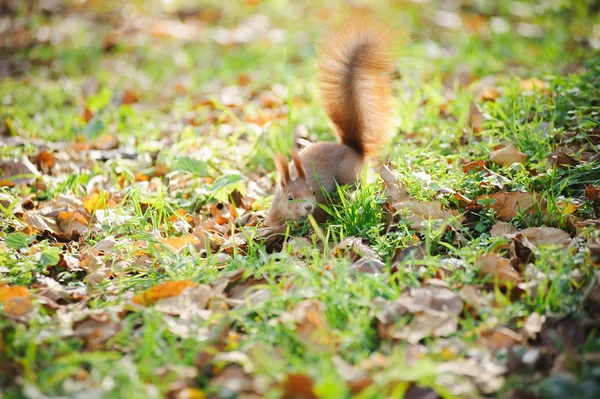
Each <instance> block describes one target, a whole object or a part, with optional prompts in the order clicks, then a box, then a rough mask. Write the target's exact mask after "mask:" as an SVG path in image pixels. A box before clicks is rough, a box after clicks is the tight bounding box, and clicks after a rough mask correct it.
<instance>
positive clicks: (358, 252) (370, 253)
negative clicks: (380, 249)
mask: <svg viewBox="0 0 600 399" xmlns="http://www.w3.org/2000/svg"><path fill="white" fill-rule="evenodd" d="M333 253H334V254H335V256H338V257H341V256H345V255H346V256H349V258H350V261H351V262H356V261H358V260H359V259H360V258H373V259H376V258H378V256H377V253H376V252H375V251H374V250H373V249H371V247H369V244H368V240H366V239H364V238H360V237H346V238H344V239H343V240H342V242H340V243H339V244H337V245H336V246H335V247H334V248H333Z"/></svg>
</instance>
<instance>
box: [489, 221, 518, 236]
mask: <svg viewBox="0 0 600 399" xmlns="http://www.w3.org/2000/svg"><path fill="white" fill-rule="evenodd" d="M516 232H517V228H516V227H515V225H514V224H512V223H506V222H501V221H497V222H496V223H494V225H493V226H492V229H491V230H490V235H491V236H492V237H500V236H503V235H507V234H514V233H516Z"/></svg>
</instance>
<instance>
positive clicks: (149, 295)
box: [133, 280, 198, 306]
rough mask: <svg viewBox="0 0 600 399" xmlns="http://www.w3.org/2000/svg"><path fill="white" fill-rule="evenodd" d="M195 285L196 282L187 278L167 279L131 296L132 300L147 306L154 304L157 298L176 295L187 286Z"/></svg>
mask: <svg viewBox="0 0 600 399" xmlns="http://www.w3.org/2000/svg"><path fill="white" fill-rule="evenodd" d="M197 286H198V284H196V283H193V282H191V281H189V280H180V281H167V282H164V283H161V284H158V285H155V286H154V287H152V288H149V289H147V290H146V291H144V292H142V293H141V294H138V295H136V296H135V298H133V302H135V303H137V304H141V305H146V306H148V305H152V304H154V303H155V302H156V301H158V300H161V299H164V298H170V297H175V296H178V295H180V294H181V293H182V292H183V290H185V289H186V288H188V287H197Z"/></svg>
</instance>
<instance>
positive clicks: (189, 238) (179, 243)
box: [159, 234, 204, 251]
mask: <svg viewBox="0 0 600 399" xmlns="http://www.w3.org/2000/svg"><path fill="white" fill-rule="evenodd" d="M159 241H160V242H162V243H164V244H167V245H168V246H169V247H171V248H172V249H173V250H174V251H180V250H181V249H182V248H184V247H185V246H187V245H188V244H191V245H192V246H193V247H194V248H196V250H200V249H204V243H203V242H202V241H201V240H200V239H199V238H198V237H196V236H195V235H193V234H188V235H185V236H181V237H171V238H162V239H160V240H159Z"/></svg>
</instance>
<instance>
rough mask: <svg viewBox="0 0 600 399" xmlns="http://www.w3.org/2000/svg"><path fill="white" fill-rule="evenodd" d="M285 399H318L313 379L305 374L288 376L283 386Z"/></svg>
mask: <svg viewBox="0 0 600 399" xmlns="http://www.w3.org/2000/svg"><path fill="white" fill-rule="evenodd" d="M283 397H285V398H297V399H317V398H318V396H317V395H315V393H314V390H313V382H312V380H311V378H310V377H309V376H307V375H305V374H288V375H287V377H286V379H285V382H284V384H283Z"/></svg>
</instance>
